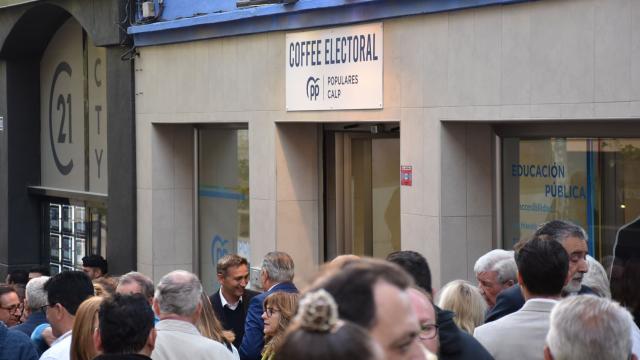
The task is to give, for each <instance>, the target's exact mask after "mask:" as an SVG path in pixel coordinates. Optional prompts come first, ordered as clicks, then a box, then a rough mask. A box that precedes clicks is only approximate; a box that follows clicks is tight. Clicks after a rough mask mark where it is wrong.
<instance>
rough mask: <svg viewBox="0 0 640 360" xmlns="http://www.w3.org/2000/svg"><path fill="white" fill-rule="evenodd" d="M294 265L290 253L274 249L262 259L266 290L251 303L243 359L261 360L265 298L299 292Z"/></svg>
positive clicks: (242, 345) (246, 325)
mask: <svg viewBox="0 0 640 360" xmlns="http://www.w3.org/2000/svg"><path fill="white" fill-rule="evenodd" d="M293 275H294V265H293V259H291V256H289V254H287V253H284V252H281V251H272V252H270V253H268V254H267V255H265V257H264V260H263V261H262V272H261V275H260V276H261V282H262V288H263V289H264V290H265V292H263V293H262V294H260V295H257V296H255V297H254V298H253V299H251V301H250V303H249V310H248V311H247V319H246V321H245V326H244V336H243V338H242V344H241V345H240V349H238V350H239V353H240V359H241V360H259V359H260V358H261V352H262V348H263V347H264V332H263V331H264V320H262V313H263V312H264V309H263V307H262V304H263V303H264V299H265V298H266V297H267V296H269V295H271V294H272V293H274V292H276V291H284V292H289V293H297V292H298V289H297V288H296V286H295V285H294V284H293Z"/></svg>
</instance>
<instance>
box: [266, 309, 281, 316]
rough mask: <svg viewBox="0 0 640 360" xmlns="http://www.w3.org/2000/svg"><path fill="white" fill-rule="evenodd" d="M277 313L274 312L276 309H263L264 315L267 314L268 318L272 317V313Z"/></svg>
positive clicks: (276, 311)
mask: <svg viewBox="0 0 640 360" xmlns="http://www.w3.org/2000/svg"><path fill="white" fill-rule="evenodd" d="M279 312H280V310H276V309H274V308H270V307H268V308H266V309H264V313H265V314H267V317H268V318H270V317H272V316H273V314H274V313H279Z"/></svg>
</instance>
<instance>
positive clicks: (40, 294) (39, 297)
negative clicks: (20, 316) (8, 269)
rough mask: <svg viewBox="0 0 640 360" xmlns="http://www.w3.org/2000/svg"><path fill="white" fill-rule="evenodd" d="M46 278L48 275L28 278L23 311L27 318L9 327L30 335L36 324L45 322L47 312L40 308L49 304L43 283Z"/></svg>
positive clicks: (47, 278)
mask: <svg viewBox="0 0 640 360" xmlns="http://www.w3.org/2000/svg"><path fill="white" fill-rule="evenodd" d="M47 280H49V277H48V276H40V277H37V278H33V279H31V280H29V282H28V283H27V286H26V289H25V298H24V311H25V313H26V315H27V320H26V321H25V322H23V323H22V324H20V325H16V326H14V327H12V328H11V329H13V330H18V331H21V332H23V333H25V334H26V335H27V336H31V333H32V332H33V330H34V329H35V328H36V327H37V326H38V325H40V324H44V323H46V322H47V314H46V313H45V312H44V311H43V310H42V308H43V307H44V306H46V305H48V304H49V303H48V302H47V292H46V291H44V283H46V282H47Z"/></svg>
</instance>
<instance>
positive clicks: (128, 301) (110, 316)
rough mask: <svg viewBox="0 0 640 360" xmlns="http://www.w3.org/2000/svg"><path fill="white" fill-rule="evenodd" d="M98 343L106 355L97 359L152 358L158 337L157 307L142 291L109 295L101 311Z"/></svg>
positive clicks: (141, 359)
mask: <svg viewBox="0 0 640 360" xmlns="http://www.w3.org/2000/svg"><path fill="white" fill-rule="evenodd" d="M98 318H99V320H100V322H99V324H100V325H99V327H98V331H97V332H95V333H94V338H93V341H94V344H95V345H96V349H98V350H99V351H101V352H102V355H100V356H98V357H96V358H95V360H150V359H151V358H150V357H149V356H150V355H151V352H152V351H153V347H154V345H155V341H156V330H155V329H154V327H153V323H154V317H153V311H152V310H151V308H150V307H149V303H148V302H147V299H145V297H144V296H143V295H141V294H134V295H120V294H116V295H115V296H114V297H113V298H110V299H106V300H105V301H103V302H102V304H101V305H100V311H99V312H98Z"/></svg>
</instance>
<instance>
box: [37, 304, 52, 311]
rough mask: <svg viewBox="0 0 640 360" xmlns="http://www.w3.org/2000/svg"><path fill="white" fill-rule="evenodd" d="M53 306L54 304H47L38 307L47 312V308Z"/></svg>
mask: <svg viewBox="0 0 640 360" xmlns="http://www.w3.org/2000/svg"><path fill="white" fill-rule="evenodd" d="M52 306H53V305H49V304H47V305H43V306H40V307H39V308H38V309H40V310H41V311H44V312H47V309H48V308H49V307H52Z"/></svg>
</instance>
